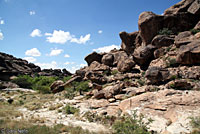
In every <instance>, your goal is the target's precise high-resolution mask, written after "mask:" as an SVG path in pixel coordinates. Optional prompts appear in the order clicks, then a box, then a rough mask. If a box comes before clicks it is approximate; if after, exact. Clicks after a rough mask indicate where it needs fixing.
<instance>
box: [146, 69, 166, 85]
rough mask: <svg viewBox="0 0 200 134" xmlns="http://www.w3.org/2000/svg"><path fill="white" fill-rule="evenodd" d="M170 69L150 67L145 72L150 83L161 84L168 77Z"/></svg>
mask: <svg viewBox="0 0 200 134" xmlns="http://www.w3.org/2000/svg"><path fill="white" fill-rule="evenodd" d="M168 76H169V71H168V70H167V69H163V68H160V67H150V68H149V69H148V70H147V71H146V74H145V77H146V78H147V79H148V80H149V83H150V84H160V83H161V82H164V81H166V80H167V79H168Z"/></svg>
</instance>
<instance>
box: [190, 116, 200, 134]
mask: <svg viewBox="0 0 200 134" xmlns="http://www.w3.org/2000/svg"><path fill="white" fill-rule="evenodd" d="M190 119H191V121H190V124H191V125H192V128H193V132H192V133H191V134H199V133H200V116H199V117H191V118H190Z"/></svg>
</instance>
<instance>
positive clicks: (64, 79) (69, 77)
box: [63, 76, 72, 82]
mask: <svg viewBox="0 0 200 134" xmlns="http://www.w3.org/2000/svg"><path fill="white" fill-rule="evenodd" d="M71 78H72V77H71V76H67V77H64V78H63V81H64V82H67V81H68V80H70V79H71Z"/></svg>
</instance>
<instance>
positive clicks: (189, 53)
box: [176, 41, 200, 65]
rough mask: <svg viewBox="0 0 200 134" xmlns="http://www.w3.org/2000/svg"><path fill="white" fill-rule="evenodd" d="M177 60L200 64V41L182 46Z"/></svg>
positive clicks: (181, 62)
mask: <svg viewBox="0 0 200 134" xmlns="http://www.w3.org/2000/svg"><path fill="white" fill-rule="evenodd" d="M176 60H177V62H178V63H180V64H186V65H193V64H200V41H193V42H192V43H190V44H188V45H183V46H181V47H180V49H179V54H178V56H177V59H176Z"/></svg>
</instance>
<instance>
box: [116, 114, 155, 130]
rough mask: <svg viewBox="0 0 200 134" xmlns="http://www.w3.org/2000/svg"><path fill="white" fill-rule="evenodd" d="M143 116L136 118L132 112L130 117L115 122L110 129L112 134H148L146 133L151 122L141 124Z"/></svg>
mask: <svg viewBox="0 0 200 134" xmlns="http://www.w3.org/2000/svg"><path fill="white" fill-rule="evenodd" d="M143 119H144V116H143V115H139V116H137V114H136V111H134V113H133V115H132V116H125V117H122V118H121V119H120V120H116V121H115V123H114V124H113V126H112V128H113V130H114V133H113V134H150V132H148V127H147V126H148V125H149V124H150V123H151V122H152V120H151V119H149V120H148V122H146V123H145V122H143Z"/></svg>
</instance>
